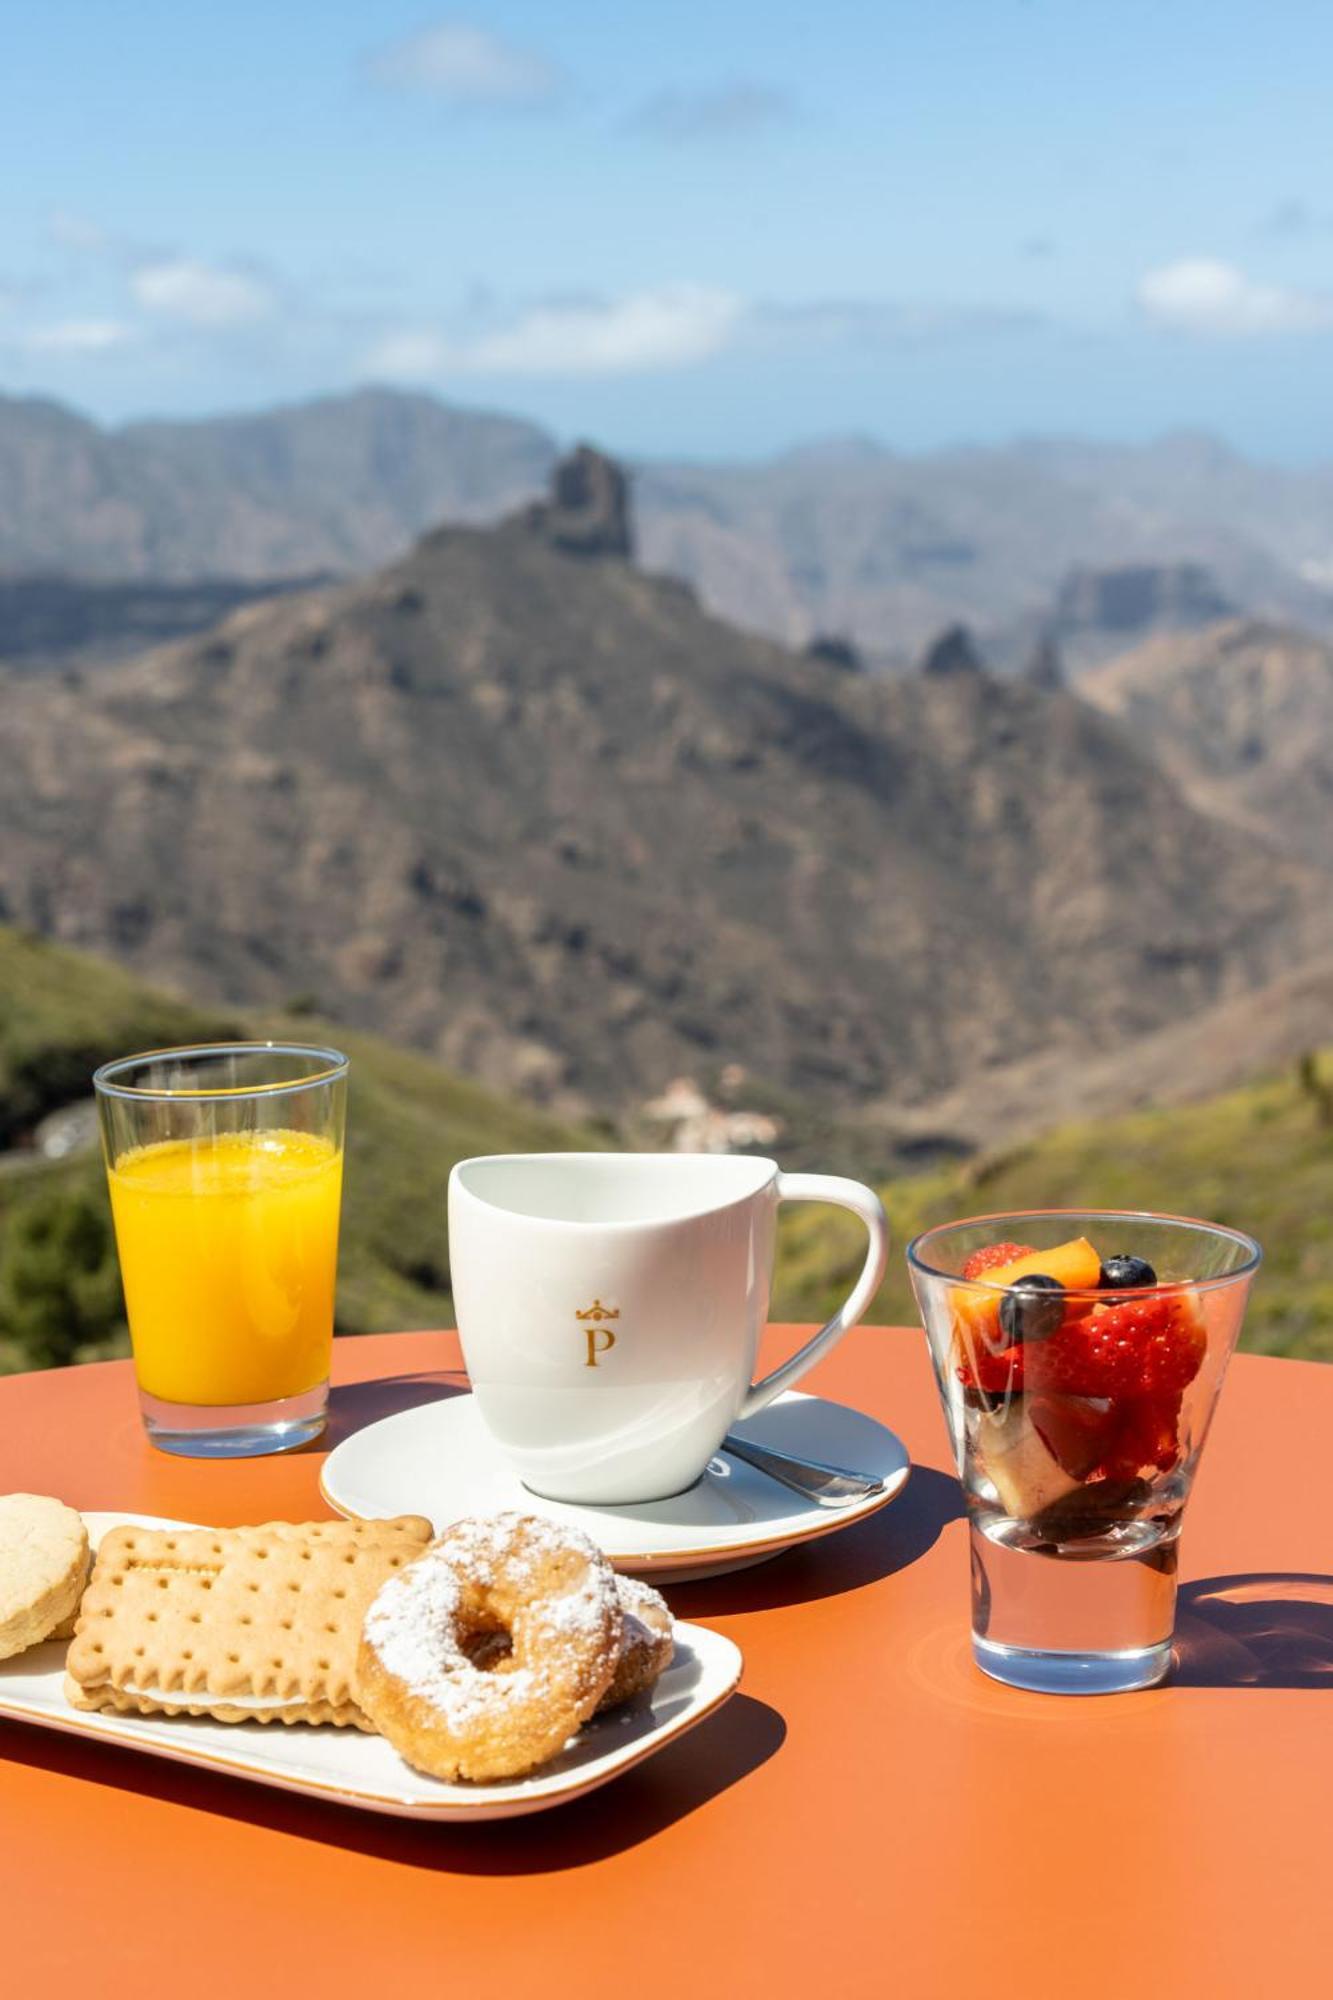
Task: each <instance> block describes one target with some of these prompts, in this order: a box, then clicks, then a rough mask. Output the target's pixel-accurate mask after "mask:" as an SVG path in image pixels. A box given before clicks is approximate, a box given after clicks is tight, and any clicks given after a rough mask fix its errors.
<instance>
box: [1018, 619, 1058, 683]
mask: <svg viewBox="0 0 1333 2000" xmlns="http://www.w3.org/2000/svg"><path fill="white" fill-rule="evenodd" d="M1023 678H1024V680H1025V681H1026V682H1027V683H1028V685H1029V687H1035V688H1042V689H1044V690H1045V692H1046V693H1047V694H1055V693H1057V692H1058V690H1059V689H1060V688H1062V687H1064V685H1065V664H1064V659H1063V657H1062V656H1061V652H1060V642H1059V640H1058V639H1057V638H1056V636H1055V634H1054V632H1052V631H1051V630H1050V629H1049V627H1048V628H1047V629H1046V630H1045V631H1042V632H1039V633H1038V634H1037V637H1036V641H1035V643H1034V645H1033V648H1032V651H1031V653H1030V654H1029V655H1028V660H1027V665H1026V666H1025V667H1024V669H1023Z"/></svg>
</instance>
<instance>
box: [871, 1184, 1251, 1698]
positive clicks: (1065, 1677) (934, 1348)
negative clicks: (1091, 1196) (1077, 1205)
mask: <svg viewBox="0 0 1333 2000" xmlns="http://www.w3.org/2000/svg"><path fill="white" fill-rule="evenodd" d="M908 1260H909V1266H910V1268H911V1272H912V1280H913V1284H914V1286H915V1288H916V1293H917V1297H918V1300H919V1302H920V1304H921V1308H922V1314H923V1317H924V1319H925V1322H926V1330H927V1333H928V1336H929V1339H930V1345H931V1352H932V1356H933V1359H934V1363H935V1371H936V1377H937V1380H938V1383H939V1388H940V1395H941V1398H942V1400H943V1403H944V1408H945V1414H946V1417H947V1419H948V1422H949V1426H950V1432H951V1435H952V1438H953V1442H954V1447H955V1452H956V1455H957V1459H958V1469H959V1474H960V1476H961V1478H962V1481H963V1487H964V1491H965V1495H966V1500H967V1511H968V1518H969V1522H970V1525H971V1529H972V1544H973V1586H974V1589H973V1614H974V1617H973V1633H974V1644H975V1646H976V1652H977V1659H978V1662H979V1664H981V1665H982V1666H983V1667H984V1668H985V1669H986V1671H988V1672H992V1673H995V1674H997V1676H998V1677H999V1678H1002V1679H1006V1680H1010V1681H1015V1682H1017V1684H1019V1685H1023V1686H1035V1687H1042V1688H1048V1687H1053V1688H1058V1689H1059V1690H1061V1691H1064V1690H1066V1689H1070V1688H1074V1687H1086V1688H1089V1689H1091V1690H1104V1691H1110V1690H1112V1689H1114V1688H1118V1687H1132V1686H1143V1685H1145V1684H1146V1683H1147V1682H1148V1681H1150V1680H1154V1679H1159V1678H1160V1677H1161V1675H1162V1673H1164V1672H1165V1671H1166V1668H1167V1665H1168V1664H1169V1655H1170V1636H1171V1627H1172V1622H1173V1618H1174V1608H1175V1575H1176V1546H1177V1540H1178V1536H1179V1532H1180V1517H1181V1512H1182V1510H1183V1508H1184V1505H1185V1501H1186V1498H1187V1496H1188V1494H1189V1490H1190V1482H1191V1479H1192V1476H1193V1472H1194V1467H1195V1465H1196V1464H1197V1461H1198V1456H1199V1452H1200V1449H1201V1448H1202V1445H1203V1441H1204V1436H1205V1434H1206V1431H1207V1428H1208V1424H1209V1421H1210V1418H1211V1416H1212V1411H1213V1407H1214V1404H1215V1401H1216V1397H1217V1391H1218V1388H1219V1387H1220V1384H1221V1379H1222V1375H1223V1372H1224V1370H1225V1367H1226V1363H1227V1359H1228V1357H1229V1355H1230V1353H1231V1350H1232V1348H1233V1347H1234V1345H1235V1342H1236V1337H1237V1334H1238V1332H1239V1329H1240V1323H1241V1319H1242V1317H1243V1314H1244V1308H1245V1301H1246V1296H1247V1294H1248V1290H1249V1285H1250V1282H1251V1280H1252V1278H1253V1275H1254V1271H1255V1269H1256V1268H1257V1265H1258V1261H1259V1251H1258V1248H1257V1246H1256V1245H1255V1244H1254V1243H1252V1242H1251V1240H1250V1239H1249V1238H1248V1237H1245V1236H1242V1235H1241V1234H1240V1233H1239V1232H1238V1231H1234V1230H1228V1229H1223V1228H1220V1227H1218V1226H1216V1225H1213V1224H1207V1223H1195V1222H1192V1221H1189V1220H1187V1219H1184V1218H1176V1217H1169V1216H1149V1215H1133V1214H1117V1213H1110V1212H1105V1213H1098V1214H1091V1213H1090V1214H1078V1215H1069V1214H1062V1213H1059V1212H1042V1213H1034V1214H1029V1215H1009V1216H996V1217H982V1218H978V1219H976V1220H973V1221H968V1222H962V1223H953V1224H948V1225H946V1226H944V1227H943V1228H941V1229H936V1230H931V1231H929V1232H927V1233H926V1234H925V1235H924V1236H922V1237H918V1238H917V1240H916V1242H915V1243H913V1244H912V1246H911V1248H910V1250H909V1252H908ZM1033 1558H1040V1559H1044V1560H1042V1561H1041V1562H1040V1563H1035V1562H1033V1560H1032V1559H1033ZM1113 1564H1114V1565H1118V1567H1117V1568H1116V1569H1115V1570H1114V1571H1113V1570H1112V1569H1111V1568H1110V1567H1109V1565H1113Z"/></svg>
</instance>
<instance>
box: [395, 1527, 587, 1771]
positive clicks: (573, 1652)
mask: <svg viewBox="0 0 1333 2000" xmlns="http://www.w3.org/2000/svg"><path fill="white" fill-rule="evenodd" d="M623 1625H624V1614H623V1612H622V1610H621V1605H620V1599H619V1596H618V1595H617V1591H616V1578H615V1575H614V1573H613V1571H612V1569H611V1566H610V1564H609V1563H608V1562H607V1560H606V1558H605V1556H604V1555H603V1554H602V1552H601V1550H600V1549H598V1548H597V1547H596V1545H595V1544H594V1543H592V1542H590V1541H589V1540H588V1538H587V1536H586V1535H581V1534H579V1533H578V1532H577V1531H576V1530H574V1529H563V1528H557V1527H555V1526H554V1525H553V1524H552V1523H551V1522H549V1521H541V1520H537V1519H536V1518H535V1517H534V1516H532V1515H528V1514H517V1513H505V1514H496V1515H493V1516H491V1517H490V1518H489V1519H476V1520H467V1521H458V1522H455V1524H454V1526H453V1527H451V1528H448V1529H446V1531H445V1532H444V1534H443V1535H441V1537H440V1539H439V1540H438V1541H437V1542H434V1543H432V1545H431V1547H430V1548H429V1549H427V1550H426V1552H425V1554H424V1555H421V1556H419V1557H418V1558H417V1559H416V1561H415V1562H412V1563H409V1564H408V1565H407V1566H406V1568H404V1569H402V1570H400V1571H399V1572H398V1574H397V1575H396V1576H394V1577H391V1578H390V1579H389V1581H388V1582H387V1583H386V1584H385V1585H384V1587H383V1588H382V1589H381V1591H380V1592H379V1594H378V1596H377V1597H376V1598H375V1599H374V1601H373V1602H372V1604H371V1606H370V1609H369V1610H368V1611H367V1613H366V1617H365V1623H364V1625H363V1627H362V1637H361V1648H360V1653H359V1656H358V1661H357V1689H356V1699H357V1702H358V1704H359V1706H360V1707H361V1708H362V1709H363V1710H364V1711H365V1713H366V1714H367V1715H368V1716H369V1718H370V1720H371V1721H372V1722H373V1723H374V1725H375V1727H376V1728H377V1729H378V1730H379V1732H380V1734H381V1735H382V1736H385V1737H387V1738H388V1740H389V1742H390V1743H392V1744H393V1746H394V1748H395V1750H397V1752H398V1753H399V1755H400V1756H401V1757H404V1758H405V1759H406V1760H407V1762H408V1763H409V1764H412V1765H414V1766H415V1768H416V1769H417V1770H419V1771H428V1772H430V1773H431V1774H432V1775H433V1776H434V1777H437V1778H512V1777H518V1776H520V1775H521V1774H522V1773H523V1772H524V1771H530V1770H532V1769H533V1768H534V1766H536V1765H538V1764H542V1763H545V1761H546V1759H547V1758H548V1757H553V1756H554V1755H555V1753H556V1752H557V1751H558V1750H560V1749H562V1748H563V1747H564V1745H565V1744H566V1743H567V1742H568V1741H569V1739H570V1737H571V1736H573V1735H575V1734H576V1732H577V1731H578V1729H579V1728H580V1727H581V1725H582V1724H583V1723H584V1722H586V1721H587V1719H588V1717H589V1716H590V1715H591V1714H592V1712H593V1710H594V1709H595V1708H596V1707H597V1704H598V1702H599V1701H600V1700H601V1698H602V1696H603V1695H604V1694H605V1693H606V1690H607V1688H608V1687H609V1686H610V1685H611V1682H612V1679H613V1677H614V1675H615V1671H616V1665H617V1662H618V1660H619V1657H620V1640H621V1632H622V1629H623ZM506 1639H507V1640H508V1644H507V1645H506V1643H505V1640H506Z"/></svg>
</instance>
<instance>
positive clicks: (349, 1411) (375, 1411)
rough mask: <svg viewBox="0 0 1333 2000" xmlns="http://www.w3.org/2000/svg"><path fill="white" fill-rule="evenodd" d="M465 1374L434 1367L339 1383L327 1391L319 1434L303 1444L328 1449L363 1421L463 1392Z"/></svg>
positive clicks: (309, 1448)
mask: <svg viewBox="0 0 1333 2000" xmlns="http://www.w3.org/2000/svg"><path fill="white" fill-rule="evenodd" d="M467 1386H468V1383H467V1377H466V1375H464V1374H463V1372H462V1370H461V1369H459V1368H437V1369H432V1370H430V1371H428V1372H424V1373H419V1374H415V1375H377V1376H375V1377H374V1378H373V1379H372V1380H371V1381H369V1382H341V1383H337V1384H335V1385H334V1387H333V1388H332V1389H330V1390H329V1420H328V1423H327V1424H326V1425H325V1427H324V1433H323V1435H322V1436H321V1437H318V1438H315V1439H314V1440H313V1441H312V1442H311V1443H310V1444H309V1445H306V1446H305V1447H303V1449H305V1450H307V1451H332V1450H333V1447H334V1446H335V1445H338V1444H342V1443H343V1441H344V1440H345V1439H346V1438H349V1437H351V1436H352V1435H353V1433H354V1432H356V1431H363V1430H364V1429H365V1428H366V1425H367V1424H377V1423H378V1422H379V1421H380V1419H381V1417H396V1416H397V1415H398V1413H399V1412H400V1411H401V1410H415V1409H416V1408H417V1407H418V1406H419V1405H420V1404H422V1403H441V1402H444V1401H445V1400H446V1398H448V1397H450V1396H462V1395H465V1394H466V1393H467Z"/></svg>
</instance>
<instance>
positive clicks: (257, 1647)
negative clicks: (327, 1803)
mask: <svg viewBox="0 0 1333 2000" xmlns="http://www.w3.org/2000/svg"><path fill="white" fill-rule="evenodd" d="M430 1538H431V1527H430V1523H429V1522H428V1521H426V1520H424V1519H423V1518H422V1517H420V1516H417V1515H403V1516H400V1517H399V1518H398V1519H396V1520H392V1521H317V1522H308V1523H292V1522H286V1521H273V1522H269V1523H267V1524H266V1525H265V1526H263V1527H258V1528H220V1529H216V1530H215V1529H208V1528H197V1529H177V1530H172V1529H165V1528H162V1529H158V1528H154V1529H145V1528H132V1527H125V1528H113V1529H112V1530H111V1531H110V1532H109V1533H108V1534H107V1535H106V1536H104V1538H103V1540H102V1544H101V1547H100V1548H99V1549H98V1552H97V1560H96V1563H95V1564H94V1567H93V1574H92V1579H91V1581H90V1583H89V1585H88V1588H87V1590H86V1591H85V1592H84V1597H83V1603H82V1605H81V1607H80V1612H79V1620H78V1624H77V1626H76V1628H75V1635H74V1639H73V1641H72V1643H71V1645H70V1648H69V1652H68V1655H67V1657H66V1662H65V1666H66V1681H65V1692H66V1697H67V1699H68V1700H69V1701H70V1702H71V1703H72V1705H73V1706H74V1707H76V1708H84V1709H89V1708H92V1709H96V1708H115V1709H117V1710H118V1711H119V1712H121V1713H128V1714H141V1715H149V1714H190V1715H211V1716H213V1717H215V1718H216V1719H217V1720H218V1721H222V1722H243V1721H259V1722H273V1721H281V1722H332V1723H335V1724H340V1725H342V1724H348V1723H351V1724H354V1725H356V1726H358V1727H362V1728H364V1727H365V1726H366V1725H365V1722H364V1720H363V1718H362V1717H361V1715H360V1712H359V1710H358V1709H357V1708H356V1704H355V1702H354V1701H353V1699H352V1676H353V1672H354V1669H355V1665H356V1654H357V1646H358V1643H359V1640H360V1635H361V1621H362V1618H363V1617H364V1615H365V1611H366V1608H367V1606H368V1605H369V1603H370V1600H371V1599H372V1597H374V1595H375V1593H376V1591H378V1589H379V1587H380V1585H381V1584H382V1583H383V1582H384V1581H385V1579H386V1578H387V1577H389V1576H390V1575H391V1574H392V1573H393V1571H394V1570H395V1569H398V1568H401V1566H402V1565H403V1564H404V1563H406V1562H410V1561H411V1560H412V1558H413V1556H415V1555H417V1554H418V1553H419V1552H420V1550H421V1549H423V1548H424V1547H425V1546H426V1544H427V1542H429V1540H430Z"/></svg>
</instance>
